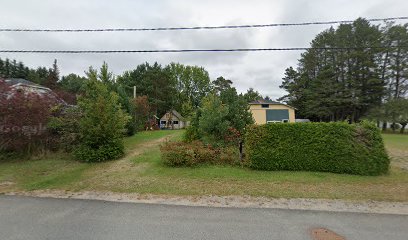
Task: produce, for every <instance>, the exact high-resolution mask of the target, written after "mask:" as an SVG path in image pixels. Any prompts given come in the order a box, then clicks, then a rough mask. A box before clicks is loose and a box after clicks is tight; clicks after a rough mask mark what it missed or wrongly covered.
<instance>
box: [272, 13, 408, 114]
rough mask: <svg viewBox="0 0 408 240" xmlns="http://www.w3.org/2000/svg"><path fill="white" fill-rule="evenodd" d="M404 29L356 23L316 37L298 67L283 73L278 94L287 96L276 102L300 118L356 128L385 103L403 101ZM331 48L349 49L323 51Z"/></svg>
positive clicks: (407, 51)
mask: <svg viewBox="0 0 408 240" xmlns="http://www.w3.org/2000/svg"><path fill="white" fill-rule="evenodd" d="M407 26H408V25H404V26H393V25H392V24H388V25H387V26H386V27H385V28H383V29H380V28H379V26H377V25H372V24H370V23H369V22H368V21H367V20H365V19H361V18H360V19H357V20H356V21H354V22H353V23H352V24H341V25H340V26H338V27H337V28H333V27H331V28H329V29H327V30H325V31H323V32H321V33H320V34H318V35H317V36H316V37H315V38H314V39H313V41H312V42H311V48H310V49H308V50H307V51H306V52H304V53H302V55H301V58H300V59H299V62H298V67H297V68H296V69H295V68H292V67H289V68H287V69H286V71H285V77H284V78H283V83H282V85H281V88H283V89H285V90H286V91H287V92H288V95H286V96H284V97H282V98H281V99H280V100H284V101H286V102H287V103H288V104H290V105H292V106H294V107H296V108H297V109H298V112H297V115H298V116H299V117H303V118H310V119H312V120H319V121H339V120H340V121H342V120H350V121H352V122H358V121H359V119H360V118H361V117H363V116H364V115H366V114H367V113H368V112H369V111H370V109H372V108H374V107H376V106H378V105H380V104H381V101H382V100H383V99H384V98H387V99H389V98H390V97H391V96H393V97H401V96H403V94H405V93H406V91H407V89H408V80H406V79H407V77H408V76H407V74H406V73H407V66H408V65H407V63H408V60H407V59H408V49H407V48H406V47H403V46H404V45H406V44H405V43H407V41H408V34H407ZM367 46H370V47H372V48H367ZM330 47H332V48H344V47H347V48H352V49H344V50H342V49H324V48H330ZM382 47H384V48H382ZM390 47H392V48H390ZM387 87H388V89H387Z"/></svg>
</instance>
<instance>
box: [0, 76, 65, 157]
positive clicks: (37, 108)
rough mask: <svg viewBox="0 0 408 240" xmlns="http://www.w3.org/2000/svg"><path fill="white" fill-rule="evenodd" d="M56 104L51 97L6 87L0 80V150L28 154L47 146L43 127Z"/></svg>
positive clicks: (46, 134)
mask: <svg viewBox="0 0 408 240" xmlns="http://www.w3.org/2000/svg"><path fill="white" fill-rule="evenodd" d="M57 104H58V102H57V101H56V99H55V98H53V97H52V96H49V95H46V94H44V95H40V94H37V93H31V92H26V91H24V90H23V89H14V88H10V87H9V86H8V85H7V84H6V83H5V82H4V81H1V80H0V151H13V152H17V151H18V152H22V153H27V154H31V153H33V152H35V151H38V150H42V149H46V148H47V147H49V144H50V143H49V140H50V137H49V132H48V131H47V128H46V126H47V122H48V120H49V118H50V116H51V113H50V108H52V107H53V106H54V105H57Z"/></svg>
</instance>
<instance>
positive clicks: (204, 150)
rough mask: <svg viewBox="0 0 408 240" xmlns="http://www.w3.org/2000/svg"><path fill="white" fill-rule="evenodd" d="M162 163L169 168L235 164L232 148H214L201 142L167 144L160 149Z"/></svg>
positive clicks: (236, 154) (235, 156) (235, 152)
mask: <svg viewBox="0 0 408 240" xmlns="http://www.w3.org/2000/svg"><path fill="white" fill-rule="evenodd" d="M160 150H161V154H162V159H163V161H164V163H165V164H166V165H168V166H171V167H193V166H197V165H200V164H229V165H234V164H237V163H238V162H237V159H239V158H238V153H237V151H236V150H235V149H233V148H230V147H229V148H214V147H212V146H211V145H206V144H204V143H202V142H201V141H194V142H190V143H186V142H167V143H166V144H164V145H162V146H161V147H160Z"/></svg>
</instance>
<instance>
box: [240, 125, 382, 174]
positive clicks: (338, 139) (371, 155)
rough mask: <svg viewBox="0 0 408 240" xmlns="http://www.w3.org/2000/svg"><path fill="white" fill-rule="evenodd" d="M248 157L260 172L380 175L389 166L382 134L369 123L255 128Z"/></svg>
mask: <svg viewBox="0 0 408 240" xmlns="http://www.w3.org/2000/svg"><path fill="white" fill-rule="evenodd" d="M246 154H247V158H248V159H247V160H248V161H249V166H250V167H251V168H253V169H259V170H292V171H322V172H333V173H348V174H358V175H379V174H384V173H386V172H387V171H388V167H389V158H388V156H387V153H386V152H385V149H384V144H383V141H382V138H381V134H380V131H379V130H378V129H377V127H376V126H375V125H374V124H371V123H368V122H362V123H361V124H347V123H342V122H332V123H295V124H266V125H260V126H252V127H251V128H250V129H249V130H248V132H247V135H246Z"/></svg>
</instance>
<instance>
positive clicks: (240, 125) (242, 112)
mask: <svg viewBox="0 0 408 240" xmlns="http://www.w3.org/2000/svg"><path fill="white" fill-rule="evenodd" d="M220 98H221V101H222V102H223V103H224V104H225V105H227V106H228V114H227V116H226V120H227V121H228V122H229V123H230V127H231V128H234V129H236V130H237V131H238V132H239V133H240V134H242V135H243V134H244V133H245V128H246V126H247V125H250V124H253V123H254V121H253V118H252V114H251V112H250V111H249V104H248V102H247V99H246V98H245V96H243V95H242V94H240V95H238V93H237V91H236V89H235V88H227V89H225V90H224V91H222V92H221V93H220Z"/></svg>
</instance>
